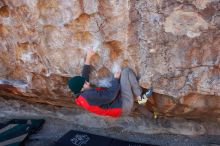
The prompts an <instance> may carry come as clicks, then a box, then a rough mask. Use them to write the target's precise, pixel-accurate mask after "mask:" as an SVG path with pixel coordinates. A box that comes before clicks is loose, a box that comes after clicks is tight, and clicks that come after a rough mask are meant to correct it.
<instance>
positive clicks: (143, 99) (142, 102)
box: [138, 87, 153, 104]
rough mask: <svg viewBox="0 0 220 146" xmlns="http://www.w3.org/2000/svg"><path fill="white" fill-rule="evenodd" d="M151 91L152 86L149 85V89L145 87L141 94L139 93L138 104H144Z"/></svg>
mask: <svg viewBox="0 0 220 146" xmlns="http://www.w3.org/2000/svg"><path fill="white" fill-rule="evenodd" d="M152 93H153V87H151V88H150V89H147V90H146V91H145V92H144V93H143V94H142V95H141V99H140V100H138V103H139V104H145V103H146V102H147V100H148V98H149V97H150V96H151V95H152Z"/></svg>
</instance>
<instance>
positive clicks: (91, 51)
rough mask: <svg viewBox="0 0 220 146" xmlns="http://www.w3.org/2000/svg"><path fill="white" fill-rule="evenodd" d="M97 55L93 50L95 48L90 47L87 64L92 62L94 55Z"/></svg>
mask: <svg viewBox="0 0 220 146" xmlns="http://www.w3.org/2000/svg"><path fill="white" fill-rule="evenodd" d="M94 55H95V52H94V51H93V49H88V51H87V54H86V61H85V64H87V65H90V63H91V58H92V56H94Z"/></svg>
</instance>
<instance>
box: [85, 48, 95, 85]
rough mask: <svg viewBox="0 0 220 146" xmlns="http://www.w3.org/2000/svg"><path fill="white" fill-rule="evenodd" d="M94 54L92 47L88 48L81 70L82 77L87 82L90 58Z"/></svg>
mask: <svg viewBox="0 0 220 146" xmlns="http://www.w3.org/2000/svg"><path fill="white" fill-rule="evenodd" d="M94 55H95V52H94V51H93V50H92V49H89V50H88V51H87V55H86V60H85V63H84V66H83V70H82V77H84V78H85V79H86V81H87V82H89V74H90V64H91V58H92V56H94Z"/></svg>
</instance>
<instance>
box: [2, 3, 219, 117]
mask: <svg viewBox="0 0 220 146" xmlns="http://www.w3.org/2000/svg"><path fill="white" fill-rule="evenodd" d="M219 36H220V0H138V1H133V0H11V1H9V0H0V40H1V41H0V89H1V90H0V95H1V96H3V97H8V98H9V97H10V98H12V97H13V98H16V99H21V100H25V101H31V102H38V103H47V104H51V105H57V106H67V107H72V106H74V103H73V102H72V97H71V96H72V95H71V92H70V91H69V89H68V88H67V86H66V81H67V80H68V78H69V77H71V76H74V75H78V74H80V72H81V67H82V65H83V62H84V57H85V54H86V50H87V49H88V48H91V47H92V48H94V49H95V50H96V51H97V54H96V56H94V58H93V62H92V65H93V72H92V75H91V78H92V79H93V80H92V82H93V83H94V84H99V83H100V82H99V81H100V80H99V79H103V78H108V77H111V75H112V72H113V71H114V68H115V67H116V68H117V66H121V67H123V66H126V65H128V66H130V67H131V68H133V69H134V70H135V72H136V73H137V74H138V76H139V77H140V84H141V85H142V86H143V87H149V86H151V85H153V87H154V95H153V98H151V100H150V102H149V103H148V104H147V105H146V108H148V109H149V110H151V111H155V112H158V113H159V114H160V115H165V116H182V117H187V118H201V119H203V118H208V119H210V118H220V37H219Z"/></svg>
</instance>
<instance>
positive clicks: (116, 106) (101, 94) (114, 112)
mask: <svg viewBox="0 0 220 146" xmlns="http://www.w3.org/2000/svg"><path fill="white" fill-rule="evenodd" d="M94 54H95V52H94V51H93V50H92V49H89V50H88V51H87V55H86V60H85V63H84V66H83V70H82V76H75V77H72V78H70V79H69V80H68V86H69V88H70V90H71V91H72V92H73V93H74V94H75V95H77V96H76V99H75V102H76V104H78V105H79V106H82V107H83V108H84V109H86V110H88V111H90V112H92V113H96V114H98V115H102V116H112V117H119V116H121V115H128V114H129V113H130V112H131V111H132V108H133V104H134V97H133V94H134V95H135V101H137V102H138V103H139V104H145V103H146V102H147V100H148V97H150V96H151V95H152V90H153V89H152V88H150V89H149V90H146V91H145V92H144V93H142V88H141V87H140V86H139V85H138V81H137V79H136V76H135V74H134V72H133V71H132V70H131V69H130V68H128V67H127V68H124V69H123V70H122V72H116V73H114V78H113V80H112V81H111V84H112V86H111V87H109V88H92V87H91V85H90V82H89V74H90V62H91V58H92V56H93V55H94Z"/></svg>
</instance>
